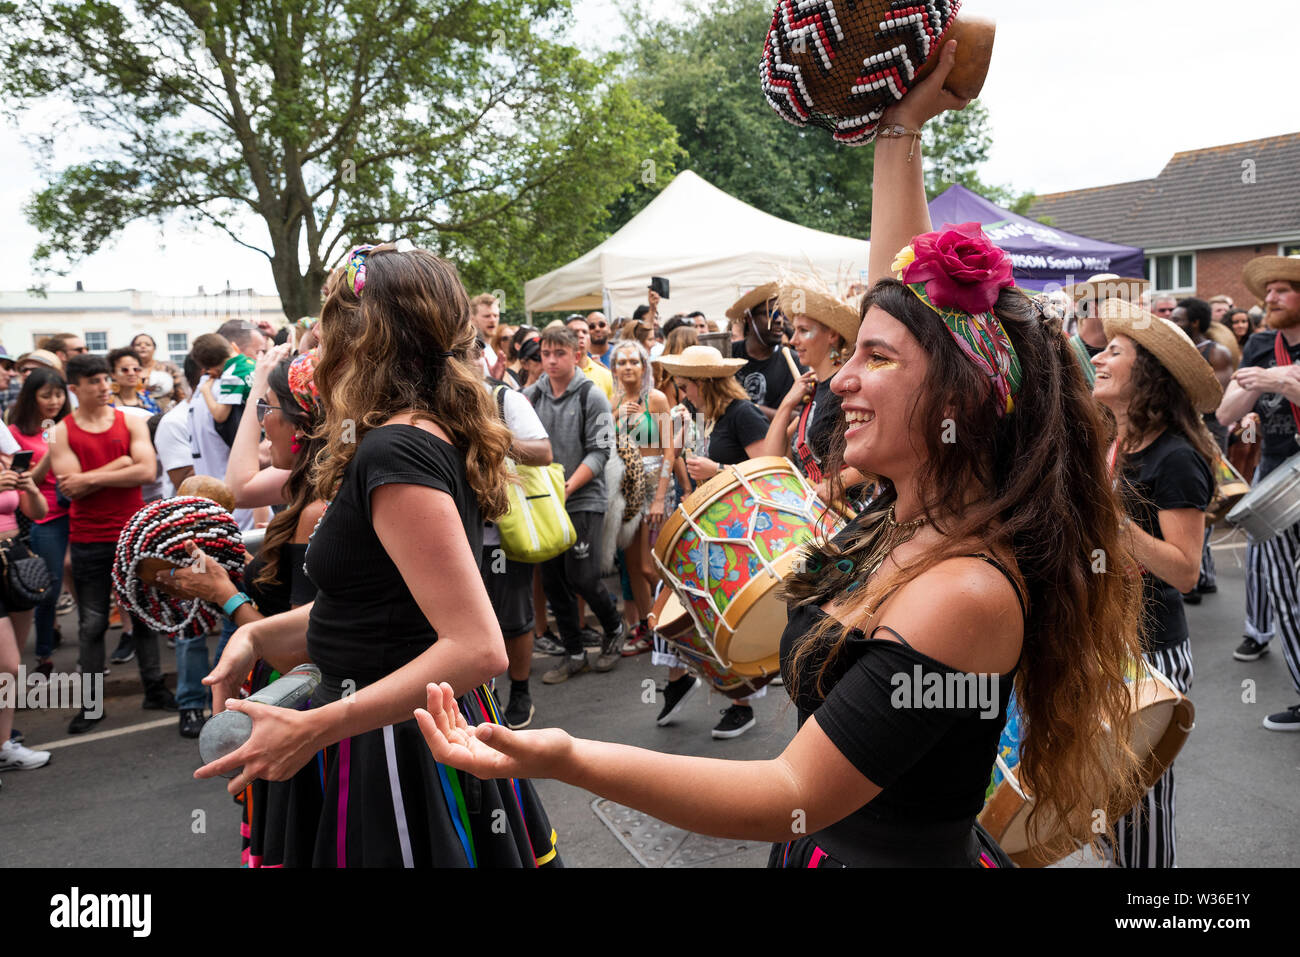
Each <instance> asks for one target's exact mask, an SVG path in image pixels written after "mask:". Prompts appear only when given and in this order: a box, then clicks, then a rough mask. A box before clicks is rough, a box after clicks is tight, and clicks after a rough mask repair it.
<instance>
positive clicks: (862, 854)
mask: <svg viewBox="0 0 1300 957" xmlns="http://www.w3.org/2000/svg"><path fill="white" fill-rule="evenodd" d="M954 51H955V44H954V43H950V44H949V45H948V47H947V48H946V49H945V51H944V53H943V59H942V63H941V65H940V66H939V68H938V69H937V70H936V71H935V73H934V74H933V75H932V76H931V77H930V78H929V79H927V80H925V81H924V82H922V83H920V84H919V85H918V86H917V87H916V88H915V89H914V90H913V91H912V92H911V93H909V94H908V95H907V96H906V97H904V98H903V100H902V101H900V102H899V103H898V104H896V105H895V106H894V107H891V108H890V110H889V111H888V113H887V114H886V116H885V118H884V119H885V120H886V121H888V122H890V123H895V124H901V125H902V126H904V127H905V128H907V129H909V130H919V129H920V128H921V126H922V125H923V124H924V122H925V121H927V120H928V119H930V118H932V117H933V116H936V115H938V114H939V113H941V112H943V111H944V110H945V109H959V108H961V107H963V106H964V105H965V103H964V101H961V100H958V99H957V98H956V97H954V96H953V95H952V94H949V93H946V92H944V91H943V89H942V88H943V84H944V80H945V79H946V77H947V74H948V72H949V70H950V69H951V67H952V62H953V54H954ZM916 152H919V145H917V144H914V143H912V142H907V141H905V140H904V139H903V138H893V139H882V140H879V141H877V143H876V150H875V172H874V177H875V183H874V197H873V206H872V233H871V236H872V247H871V249H872V251H871V270H870V274H871V276H872V279H873V284H872V286H871V288H870V290H869V292H868V293H867V295H866V296H865V298H864V301H863V304H862V324H861V327H860V329H859V330H858V335H857V339H856V347H855V349H854V352H853V356H852V358H851V359H850V360H849V361H848V362H847V363H846V364H845V365H844V366H843V368H841V369H840V370H839V372H838V373H837V374H836V375H835V377H834V379H833V381H832V389H833V390H834V392H835V394H836V395H838V396H839V397H840V398H841V400H842V416H841V422H840V426H839V428H838V429H837V435H836V441H835V443H834V445H833V446H832V450H831V454H830V459H829V461H828V469H827V473H828V474H829V475H830V476H831V477H832V480H834V479H835V477H836V476H837V475H838V473H839V472H840V468H841V466H843V465H848V466H852V467H853V468H856V469H858V470H860V471H862V472H864V473H873V474H876V475H879V476H880V477H881V479H882V487H883V493H882V495H881V496H880V497H879V498H878V499H877V500H876V501H875V502H874V503H873V504H872V506H871V507H870V508H869V509H868V511H866V512H865V513H863V514H862V515H860V516H859V517H858V518H857V519H856V520H855V521H854V522H853V523H851V524H850V526H849V527H848V528H846V529H845V530H844V531H843V532H842V533H841V534H839V535H838V536H837V537H836V538H835V540H834V541H832V542H830V543H821V544H819V545H818V546H817V547H815V548H813V549H811V553H810V554H809V556H808V561H807V562H806V566H805V569H804V571H802V572H801V573H799V574H796V575H794V576H792V577H791V579H789V580H787V582H786V586H785V587H786V596H787V599H788V601H789V603H790V613H789V624H788V626H787V628H786V630H785V633H784V635H783V636H782V639H781V670H782V675H783V677H784V679H785V684H786V689H787V691H788V692H789V694H790V696H791V698H792V699H793V701H794V703H795V706H796V708H797V710H798V715H799V731H798V733H797V734H796V735H795V737H794V740H793V741H791V743H790V744H789V746H788V747H787V748H786V749H785V751H784V752H783V753H782V754H781V755H780V756H779V757H777V758H775V759H773V760H770V761H721V760H712V759H705V758H695V757H683V756H676V755H669V754H659V753H655V752H651V751H646V750H641V749H637V748H630V747H624V746H622V745H615V744H606V743H601V742H596V741H585V740H578V739H574V738H572V737H570V736H569V735H568V734H566V733H565V732H564V731H563V730H560V729H550V730H539V731H522V732H512V731H508V730H505V729H502V728H498V727H483V726H480V727H478V728H471V727H468V726H467V725H466V724H465V722H463V721H462V720H460V716H459V714H458V713H457V711H456V709H455V704H454V699H453V697H452V695H453V692H452V689H451V688H450V687H448V686H447V685H446V684H443V685H440V686H437V685H430V686H429V689H428V710H427V711H417V712H416V715H417V718H418V720H419V722H420V726H421V730H422V731H423V732H424V736H425V739H426V741H427V742H428V744H429V747H430V750H431V751H432V753H433V754H434V756H435V757H436V758H437V760H439V761H443V762H446V763H448V764H452V765H454V766H456V767H460V768H464V769H466V770H468V771H470V772H471V773H473V774H475V775H478V776H480V777H485V778H487V777H495V776H500V775H519V776H528V777H552V778H557V779H559V780H562V781H565V782H568V783H570V784H573V785H575V786H578V787H583V788H586V789H588V790H590V791H593V792H595V793H597V794H600V795H602V796H604V797H607V798H609V799H611V800H614V801H618V802H620V803H623V804H627V805H630V806H632V807H635V808H637V809H639V810H641V811H644V812H646V813H648V814H651V815H653V816H655V817H657V818H660V819H661V820H664V821H666V822H668V823H670V824H673V825H675V826H677V827H681V828H685V829H688V830H691V831H696V832H700V833H705V834H713V835H718V836H722V837H729V838H735V839H749V840H755V839H761V840H770V841H772V842H773V843H774V847H773V850H772V854H771V857H770V863H771V864H772V865H773V866H781V867H786V866H797V867H805V866H808V867H827V866H1004V865H1005V864H1006V863H1008V861H1007V859H1006V857H1005V855H1003V854H1002V853H1001V851H1000V849H999V848H998V847H997V845H996V844H995V843H994V842H993V841H992V840H991V838H989V837H988V835H987V834H985V833H984V832H983V831H982V829H981V828H979V827H978V825H977V824H976V815H978V813H979V812H980V810H981V808H982V806H983V802H984V796H985V790H986V787H987V785H988V782H989V779H990V773H991V771H992V768H993V764H994V758H995V754H996V751H997V746H998V737H999V734H1000V733H1001V730H1002V727H1003V723H1004V720H1005V718H1004V715H1005V711H1006V706H1007V702H1008V699H1009V697H1010V694H1011V690H1012V685H1013V684H1014V685H1015V687H1016V689H1017V697H1018V699H1019V701H1020V702H1021V708H1022V714H1023V721H1024V726H1025V728H1026V735H1025V740H1024V745H1023V749H1022V752H1021V762H1020V769H1021V774H1022V781H1024V782H1025V783H1026V784H1027V785H1028V786H1029V787H1030V788H1031V789H1032V791H1033V793H1034V795H1035V798H1036V800H1037V804H1036V812H1035V813H1036V814H1037V815H1038V817H1037V818H1036V819H1035V821H1034V822H1031V827H1032V826H1033V824H1034V823H1036V822H1037V820H1041V819H1044V815H1046V816H1055V817H1056V818H1058V819H1060V820H1062V821H1064V822H1065V825H1066V826H1067V827H1068V828H1069V830H1070V832H1071V833H1077V832H1083V833H1087V831H1088V827H1087V824H1088V823H1089V822H1090V821H1091V819H1092V815H1093V809H1094V807H1095V806H1096V803H1097V795H1098V793H1099V791H1103V790H1104V792H1105V793H1107V794H1110V795H1119V796H1120V797H1121V798H1127V797H1130V796H1133V795H1135V794H1136V791H1137V776H1136V762H1135V760H1134V759H1133V756H1132V755H1131V754H1128V753H1127V752H1125V753H1119V754H1117V753H1116V751H1117V750H1119V751H1124V749H1123V748H1119V749H1116V748H1115V747H1114V746H1110V745H1108V744H1107V741H1108V737H1107V735H1106V734H1104V733H1103V732H1104V728H1105V726H1106V725H1107V724H1109V726H1110V727H1112V728H1115V729H1119V730H1120V731H1121V732H1122V731H1123V730H1125V729H1126V728H1127V721H1128V695H1127V692H1126V691H1125V690H1124V685H1123V675H1124V669H1125V667H1126V665H1127V663H1128V662H1129V661H1131V660H1132V659H1133V658H1134V657H1135V656H1136V654H1137V652H1138V641H1137V633H1136V623H1137V609H1138V600H1139V595H1138V591H1137V588H1136V587H1135V583H1134V582H1133V580H1131V579H1129V578H1128V577H1126V576H1125V575H1124V574H1123V573H1122V572H1121V571H1119V569H1122V568H1123V567H1124V564H1125V562H1126V561H1127V560H1128V559H1127V555H1126V553H1125V552H1124V550H1123V547H1122V545H1121V539H1120V536H1119V526H1118V523H1119V508H1118V506H1117V503H1116V500H1115V497H1114V494H1113V492H1112V489H1111V485H1110V482H1109V480H1108V478H1107V471H1106V459H1105V453H1106V440H1107V431H1106V426H1105V424H1104V422H1103V420H1102V418H1101V416H1100V415H1099V413H1098V411H1097V409H1096V407H1095V405H1094V403H1093V401H1092V399H1091V396H1090V395H1089V392H1088V389H1087V387H1086V385H1085V384H1084V381H1083V377H1082V374H1081V372H1080V370H1079V368H1078V365H1077V363H1076V362H1075V360H1074V357H1073V354H1072V352H1071V351H1070V347H1069V344H1068V342H1067V340H1066V339H1065V338H1064V337H1063V336H1062V334H1061V330H1060V325H1059V322H1057V321H1054V320H1052V319H1048V318H1047V317H1045V316H1044V315H1043V312H1042V310H1041V309H1040V307H1038V306H1036V305H1035V304H1034V303H1033V302H1032V301H1031V300H1030V299H1028V298H1027V297H1025V296H1024V295H1023V294H1022V293H1020V292H1018V291H1016V290H1014V289H1012V288H1010V287H1011V286H1012V280H1011V267H1010V262H1009V260H1008V258H1007V257H1006V255H1005V254H1004V253H1002V251H1001V250H999V249H997V248H996V247H995V246H993V245H992V244H991V243H989V242H988V240H987V239H985V238H984V237H983V235H982V233H981V232H980V230H979V227H978V225H977V224H973V223H971V224H966V225H965V226H961V227H957V228H949V229H945V230H943V231H940V232H937V233H933V232H927V230H929V228H930V223H929V215H928V212H927V210H926V205H925V202H926V201H925V190H924V187H923V184H922V173H921V160H920V157H919V156H915V155H914V154H915V153H916ZM918 234H920V235H918ZM909 240H910V241H911V244H910V246H908V247H907V248H905V249H904V252H903V253H902V254H901V255H900V256H898V257H897V259H895V260H894V266H893V268H892V269H889V270H888V271H889V272H890V273H891V274H895V275H896V278H884V277H885V276H886V272H887V268H888V267H889V263H890V260H891V257H893V254H894V252H895V251H897V250H898V249H899V248H900V247H904V246H905V245H906V244H907V243H908V242H909ZM1098 549H1101V550H1103V551H1104V553H1106V554H1107V555H1109V556H1110V557H1111V567H1113V568H1115V569H1117V570H1116V572H1115V573H1113V574H1094V573H1093V569H1092V562H1093V556H1094V555H1095V554H1096V552H1097V550H1098ZM967 676H973V677H974V678H975V679H977V681H978V683H979V684H980V686H981V687H983V688H987V689H988V691H989V692H990V694H989V697H988V700H981V701H980V702H978V703H976V702H972V701H968V700H967V701H958V700H950V699H948V698H946V697H945V696H937V698H938V699H941V700H936V699H931V698H930V697H928V696H926V697H924V698H922V697H921V696H920V695H917V694H912V693H908V694H902V693H900V691H902V690H903V688H902V686H905V685H907V684H908V683H909V682H913V681H916V682H917V683H924V684H925V685H926V686H927V687H929V686H931V682H932V680H933V681H937V682H938V683H939V685H940V687H953V686H954V685H953V683H952V682H951V681H950V680H949V679H951V678H953V677H967ZM911 690H912V691H916V690H918V689H915V688H913V689H911ZM981 697H983V696H981Z"/></svg>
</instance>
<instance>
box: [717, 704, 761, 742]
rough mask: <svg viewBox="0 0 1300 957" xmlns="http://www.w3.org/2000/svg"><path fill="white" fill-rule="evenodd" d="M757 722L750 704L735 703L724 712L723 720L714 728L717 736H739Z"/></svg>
mask: <svg viewBox="0 0 1300 957" xmlns="http://www.w3.org/2000/svg"><path fill="white" fill-rule="evenodd" d="M756 723H757V722H756V721H755V720H754V709H753V708H751V707H749V705H744V704H733V705H732V706H731V707H730V708H727V709H725V710H724V711H723V712H722V720H721V721H719V722H718V723H717V726H716V727H714V729H713V736H714V737H715V738H738V737H740V736H741V735H742V734H744V733H745V732H746V731H748V730H749V729H750V728H752V727H753V726H754V725H755V724H756Z"/></svg>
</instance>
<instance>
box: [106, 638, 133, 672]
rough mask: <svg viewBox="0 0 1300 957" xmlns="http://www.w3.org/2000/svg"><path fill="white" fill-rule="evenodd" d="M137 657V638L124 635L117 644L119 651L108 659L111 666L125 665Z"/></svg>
mask: <svg viewBox="0 0 1300 957" xmlns="http://www.w3.org/2000/svg"><path fill="white" fill-rule="evenodd" d="M134 657H135V636H134V635H123V636H122V640H121V641H119V642H118V643H117V650H116V651H115V652H113V653H112V654H111V655H109V657H108V662H109V664H112V665H124V664H126V663H127V662H128V661H130V660H131V659H132V658H134Z"/></svg>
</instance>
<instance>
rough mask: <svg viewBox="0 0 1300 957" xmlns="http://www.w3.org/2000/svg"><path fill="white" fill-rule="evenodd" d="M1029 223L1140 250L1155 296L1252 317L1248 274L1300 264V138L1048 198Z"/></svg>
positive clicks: (1217, 153) (1253, 143)
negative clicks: (1267, 262)
mask: <svg viewBox="0 0 1300 957" xmlns="http://www.w3.org/2000/svg"><path fill="white" fill-rule="evenodd" d="M1028 215H1029V216H1031V217H1033V218H1034V219H1043V218H1044V217H1046V218H1050V220H1051V222H1052V225H1054V226H1057V227H1059V228H1061V229H1065V230H1069V231H1070V232H1072V233H1080V234H1082V235H1084V236H1096V237H1098V238H1100V239H1105V240H1108V241H1110V242H1116V243H1126V244H1128V245H1130V246H1139V247H1141V248H1142V249H1143V250H1144V251H1145V253H1146V260H1147V278H1148V279H1150V280H1151V284H1152V288H1153V289H1154V290H1155V291H1156V292H1169V293H1173V294H1175V295H1183V296H1191V295H1195V296H1198V297H1199V298H1201V299H1208V298H1210V297H1211V296H1215V295H1219V294H1226V295H1228V296H1231V297H1232V300H1233V302H1235V303H1236V304H1237V305H1238V306H1244V307H1246V308H1249V307H1251V306H1253V305H1255V302H1256V300H1255V297H1254V296H1252V295H1251V294H1250V292H1249V291H1248V290H1247V289H1246V287H1245V285H1244V284H1243V283H1242V281H1241V270H1242V267H1243V266H1245V264H1246V263H1247V262H1248V261H1249V260H1251V259H1254V258H1255V257H1256V256H1290V255H1300V133H1290V134H1287V135H1285V136H1271V137H1268V138H1267V139H1262V140H1250V141H1248V142H1245V143H1233V144H1231V145H1228V146H1213V147H1210V148H1209V149H1203V150H1188V151H1186V152H1183V153H1175V154H1174V157H1173V159H1171V160H1170V161H1169V163H1168V164H1167V165H1166V166H1165V168H1164V169H1163V170H1161V171H1160V175H1159V176H1157V177H1156V178H1155V179H1146V180H1138V181H1137V182H1132V183H1117V184H1115V185H1113V186H1097V187H1093V188H1091V189H1075V190H1070V191H1068V192H1063V193H1048V194H1045V195H1043V196H1039V197H1038V198H1037V200H1035V202H1034V205H1033V206H1032V208H1031V209H1030V211H1029V214H1028Z"/></svg>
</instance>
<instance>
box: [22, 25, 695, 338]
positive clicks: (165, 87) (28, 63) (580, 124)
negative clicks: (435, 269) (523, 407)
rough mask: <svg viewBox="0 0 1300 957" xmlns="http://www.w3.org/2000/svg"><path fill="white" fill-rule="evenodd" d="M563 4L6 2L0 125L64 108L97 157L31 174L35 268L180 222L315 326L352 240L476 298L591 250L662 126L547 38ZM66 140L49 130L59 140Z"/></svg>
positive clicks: (669, 144) (662, 154)
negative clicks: (3, 119) (410, 249)
mask: <svg viewBox="0 0 1300 957" xmlns="http://www.w3.org/2000/svg"><path fill="white" fill-rule="evenodd" d="M571 16H572V14H571V11H570V9H569V4H568V0H206V2H200V0H166V2H164V0H124V2H108V0H84V2H50V0H27V2H19V3H14V2H0V68H2V75H0V91H2V92H3V96H4V102H5V104H6V105H7V108H8V110H9V112H10V114H11V116H12V115H15V114H16V113H18V112H21V111H24V110H32V109H34V108H38V107H48V105H49V104H51V103H56V104H57V103H63V104H70V105H71V106H72V107H73V108H75V116H74V118H73V120H72V123H73V124H74V125H76V126H80V128H81V129H82V130H83V131H85V130H87V129H88V130H89V131H93V133H94V134H95V135H97V136H99V137H100V138H101V139H102V142H103V144H104V148H103V150H102V152H101V154H100V155H96V156H95V157H94V158H92V159H90V160H89V161H87V162H79V163H74V164H72V165H69V166H66V167H65V168H62V169H57V170H56V169H52V168H48V167H47V169H46V172H47V177H46V185H45V186H44V188H42V189H40V190H39V191H38V192H37V193H36V195H35V196H34V197H33V199H32V200H31V202H30V204H29V205H28V208H27V214H28V217H29V219H30V220H31V222H32V223H33V224H34V225H35V226H36V227H37V228H38V229H39V230H40V232H41V234H42V237H43V240H42V242H41V244H40V245H39V247H38V248H37V249H36V251H35V255H34V259H35V261H36V263H37V265H38V267H40V268H41V269H43V270H44V271H47V272H53V273H66V272H67V270H68V268H70V266H71V265H72V264H73V263H75V262H76V261H77V260H78V259H80V258H82V257H84V256H86V255H89V254H91V253H93V252H95V251H96V250H97V249H99V248H100V247H101V246H102V245H104V244H105V242H107V241H109V240H110V239H111V238H112V237H113V236H114V235H115V234H117V233H118V232H119V231H121V230H122V229H123V228H124V227H125V226H126V225H127V224H128V223H131V222H133V221H136V220H152V221H156V222H159V223H161V222H163V221H165V220H168V219H169V218H171V217H174V216H176V215H178V214H179V215H180V216H181V217H183V218H186V219H188V220H190V221H193V222H196V223H200V224H207V225H208V226H211V227H215V228H216V229H219V230H222V231H224V232H226V233H227V234H228V235H229V236H230V238H231V239H232V240H233V241H234V242H237V243H240V244H241V245H244V246H248V247H250V248H253V249H257V250H258V251H259V252H262V253H263V254H264V255H265V256H266V258H267V260H268V262H269V264H270V266H271V273H272V276H273V278H274V282H275V287H276V290H277V291H278V292H279V295H280V298H281V301H282V303H283V306H284V311H285V314H286V315H287V316H289V317H290V318H296V317H298V316H302V315H314V314H315V313H317V312H318V311H319V308H320V297H319V294H320V289H321V286H322V284H323V282H324V280H325V278H326V276H327V275H328V273H329V269H330V267H331V266H332V265H333V264H335V263H336V262H337V260H338V259H339V258H340V257H341V256H342V255H343V254H344V253H345V252H346V251H347V249H348V247H349V246H350V245H352V244H354V243H358V242H364V241H377V240H383V239H395V238H399V237H408V238H410V239H412V240H413V241H414V242H416V243H419V244H422V245H426V246H428V247H429V248H431V249H434V250H436V251H438V252H439V253H441V254H442V255H444V256H446V257H448V258H450V259H451V260H453V261H455V262H457V263H458V265H460V266H461V268H462V275H463V276H464V278H465V280H466V282H467V284H468V285H469V286H470V288H471V290H475V291H476V290H478V289H483V288H495V289H501V290H503V291H504V292H505V293H506V298H507V304H508V305H509V304H511V303H510V300H511V298H512V297H514V298H515V299H516V301H518V300H521V299H522V281H523V279H524V278H526V277H528V276H531V275H534V274H536V273H537V272H541V271H544V270H546V269H550V268H553V267H555V266H557V265H560V264H562V263H564V262H566V261H567V260H568V259H570V258H572V257H573V256H576V255H578V254H580V253H581V252H584V251H585V250H586V249H587V248H588V247H589V246H591V245H592V244H593V243H595V242H597V241H599V239H600V238H602V237H603V236H604V235H605V233H604V231H603V230H602V226H603V223H604V221H605V220H606V219H607V218H608V212H607V210H608V207H609V206H610V205H611V204H612V203H614V202H615V201H616V200H617V198H618V197H619V196H620V195H622V194H623V193H625V192H628V191H629V190H631V189H632V188H633V187H634V185H635V184H638V183H640V182H641V178H642V176H643V173H644V170H645V169H646V168H647V164H649V167H650V168H653V169H654V170H655V175H656V176H657V177H659V178H665V177H670V176H671V173H672V168H673V158H674V155H675V146H674V144H673V131H672V129H671V127H669V126H668V125H667V123H666V122H665V121H664V120H663V119H662V118H661V117H659V116H657V115H656V114H655V112H654V111H653V110H652V109H651V108H649V107H647V106H646V105H645V104H643V103H642V102H640V101H638V100H637V99H635V98H634V97H632V96H631V95H629V93H628V92H627V90H626V89H624V87H623V86H622V85H621V84H620V83H619V82H617V78H616V77H614V76H613V69H612V65H611V63H609V62H605V61H601V62H592V61H590V60H588V59H586V58H584V57H583V56H582V55H580V53H579V52H578V51H577V50H576V49H574V48H573V47H572V46H569V45H566V44H565V43H563V42H561V41H560V40H559V39H558V38H559V37H561V36H562V33H563V30H564V29H565V28H566V27H567V26H568V25H569V22H570V19H571ZM67 132H68V130H67V129H62V128H60V129H53V130H51V132H50V134H49V135H48V136H47V138H46V139H47V143H52V142H53V141H54V140H53V138H54V137H56V136H64V135H66V133H67Z"/></svg>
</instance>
